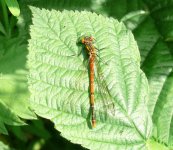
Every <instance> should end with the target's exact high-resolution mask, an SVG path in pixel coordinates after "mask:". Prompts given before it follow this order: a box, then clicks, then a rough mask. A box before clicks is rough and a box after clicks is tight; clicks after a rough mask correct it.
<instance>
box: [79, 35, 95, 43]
mask: <svg viewBox="0 0 173 150" xmlns="http://www.w3.org/2000/svg"><path fill="white" fill-rule="evenodd" d="M93 40H94V37H92V36H85V37H82V39H81V42H82V44H89V43H92V42H93Z"/></svg>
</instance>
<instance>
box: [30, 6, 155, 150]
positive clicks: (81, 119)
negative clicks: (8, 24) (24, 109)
mask: <svg viewBox="0 0 173 150" xmlns="http://www.w3.org/2000/svg"><path fill="white" fill-rule="evenodd" d="M31 10H32V13H33V25H32V26H31V29H30V30H31V33H30V34H31V40H30V41H29V56H28V59H29V61H28V64H29V69H30V71H29V72H30V75H29V85H30V88H29V89H30V91H31V97H30V101H31V104H32V108H33V109H34V110H35V112H36V113H37V114H38V115H40V116H42V117H44V118H48V119H50V120H51V121H53V122H54V123H55V127H56V129H57V130H59V131H60V132H61V134H62V136H64V137H65V138H67V139H68V140H71V141H72V142H74V143H79V144H82V145H83V146H84V147H87V148H89V149H104V150H105V149H146V141H147V139H148V138H149V137H150V135H151V129H152V122H151V118H150V115H149V113H148V110H147V105H146V102H147V101H148V83H147V80H146V77H145V75H144V73H143V72H142V71H141V70H140V56H139V51H138V48H137V45H136V42H135V40H134V37H133V35H132V33H131V32H130V31H128V30H127V29H126V28H125V26H124V25H123V24H122V23H119V22H118V21H116V20H114V19H111V18H105V17H103V16H101V15H96V14H94V13H90V12H85V11H83V12H78V11H75V12H73V11H63V12H62V13H61V12H57V11H54V10H53V11H48V10H45V9H42V10H40V9H37V8H34V7H31ZM83 35H92V36H93V37H94V38H95V39H96V41H95V46H96V47H97V48H98V49H103V50H100V51H99V50H98V55H99V57H100V59H101V60H102V61H103V62H102V63H101V62H100V64H98V66H99V67H98V68H100V69H98V68H97V71H98V73H99V74H102V77H103V78H102V79H103V80H104V81H103V80H100V78H99V77H98V75H97V74H96V77H95V78H96V79H97V82H95V88H96V89H95V107H96V110H95V111H96V116H97V118H96V120H97V126H96V128H95V129H92V128H91V125H90V117H91V116H90V112H89V93H88V86H89V79H88V70H87V66H86V65H84V63H83V61H84V58H85V52H84V49H82V47H81V46H80V45H79V44H78V39H79V38H81V36H83ZM81 51H82V54H81V55H79V54H80V52H81ZM104 62H107V64H108V65H105V64H104ZM103 83H105V86H106V87H107V90H105V89H103V90H99V89H100V87H99V85H100V84H103ZM108 102H109V104H110V105H105V104H104V103H108ZM109 106H111V107H109Z"/></svg>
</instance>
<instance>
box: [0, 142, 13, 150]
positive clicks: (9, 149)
mask: <svg viewBox="0 0 173 150" xmlns="http://www.w3.org/2000/svg"><path fill="white" fill-rule="evenodd" d="M0 149H1V150H12V149H11V148H9V147H8V146H7V145H5V144H4V143H3V142H1V141H0Z"/></svg>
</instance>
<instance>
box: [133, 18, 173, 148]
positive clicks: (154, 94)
mask: <svg viewBox="0 0 173 150" xmlns="http://www.w3.org/2000/svg"><path fill="white" fill-rule="evenodd" d="M155 22H157V20H154V19H153V18H151V17H148V18H146V19H145V20H144V21H143V22H142V23H141V24H140V25H139V26H138V27H137V28H136V29H135V30H134V35H135V38H136V39H137V42H138V45H139V47H140V52H141V56H142V64H141V65H142V69H143V71H144V72H145V73H146V76H147V78H148V80H149V87H150V99H149V101H148V109H149V112H150V114H151V116H152V119H153V124H154V129H153V134H152V136H153V137H154V139H155V140H156V141H159V143H160V145H161V144H163V145H167V146H168V147H169V148H171V147H173V132H172V131H173V126H172V124H173V123H172V116H173V105H172V97H173V91H172V89H173V76H172V74H173V71H172V70H173V57H172V54H171V49H170V48H169V47H168V45H167V43H166V42H165V41H164V40H163V38H162V35H160V32H159V31H158V30H159V29H157V28H159V27H158V26H156V25H155Z"/></svg>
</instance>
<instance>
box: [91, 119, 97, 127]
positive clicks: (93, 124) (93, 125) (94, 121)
mask: <svg viewBox="0 0 173 150" xmlns="http://www.w3.org/2000/svg"><path fill="white" fill-rule="evenodd" d="M95 127H96V120H92V128H95Z"/></svg>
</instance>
